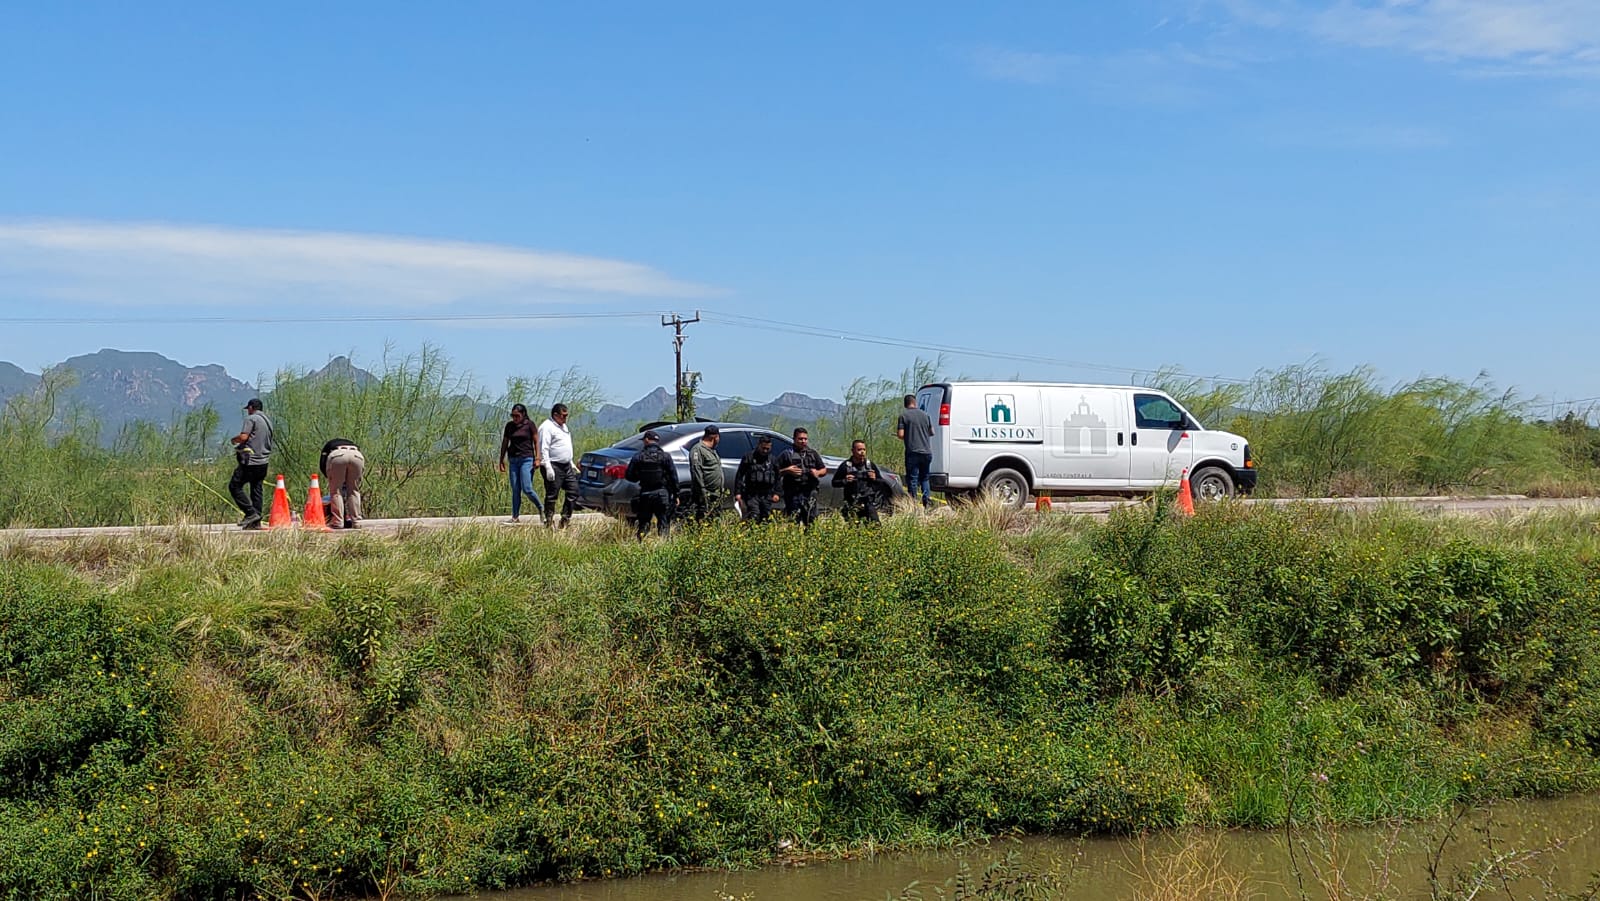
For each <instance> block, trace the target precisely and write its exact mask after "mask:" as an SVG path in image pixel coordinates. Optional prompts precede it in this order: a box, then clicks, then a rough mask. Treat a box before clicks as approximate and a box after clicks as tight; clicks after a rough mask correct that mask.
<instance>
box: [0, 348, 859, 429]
mask: <svg viewBox="0 0 1600 901" xmlns="http://www.w3.org/2000/svg"><path fill="white" fill-rule="evenodd" d="M51 369H52V371H56V370H68V371H70V372H71V373H72V378H71V380H70V384H69V385H68V387H66V388H65V389H64V390H63V391H62V396H61V398H60V402H61V403H60V409H63V410H65V409H69V408H76V409H78V410H81V411H82V412H83V413H85V414H86V415H88V416H90V417H92V418H93V419H95V420H96V421H98V422H99V423H100V437H101V440H102V441H104V442H107V443H109V442H110V441H111V440H113V439H114V438H116V436H117V433H118V432H119V431H121V429H122V428H123V427H124V426H125V425H127V424H128V423H130V422H136V421H141V420H142V421H147V422H154V423H156V424H158V425H162V426H165V425H169V424H171V423H173V422H176V421H178V420H179V419H181V418H182V417H183V415H184V414H185V413H188V412H190V411H192V410H197V409H199V408H201V407H204V406H207V405H210V406H211V407H212V408H213V409H215V410H216V411H217V412H218V413H221V414H222V416H223V418H224V420H226V419H227V418H228V417H229V415H230V414H232V413H235V412H237V411H238V410H240V409H241V408H242V407H243V406H244V403H245V401H247V400H249V399H250V398H251V397H254V396H256V393H257V389H256V388H254V387H252V386H251V385H250V383H249V382H245V381H241V380H239V379H236V378H234V377H233V376H231V375H229V374H228V372H227V370H226V369H224V368H223V367H221V366H218V365H215V364H211V365H206V366H185V365H183V364H182V363H179V362H178V361H176V360H172V359H169V358H167V357H164V356H162V355H161V354H158V353H150V352H144V351H124V350H112V349H106V350H100V351H97V352H95V353H92V354H83V355H81V356H76V357H72V358H71V359H69V360H66V361H64V362H62V363H60V364H59V365H58V366H55V367H52V368H51ZM334 374H338V375H346V374H348V375H349V376H350V377H352V378H354V379H356V380H357V381H358V382H360V381H363V380H365V379H370V378H375V376H374V375H373V374H372V373H370V372H367V371H366V370H364V369H361V368H359V367H357V366H355V365H354V364H353V363H351V361H350V359H349V358H348V357H335V358H334V359H333V360H330V361H329V362H328V364H327V365H326V366H324V367H323V368H322V369H319V370H317V371H316V372H314V373H311V374H310V376H309V377H310V378H318V377H327V376H329V375H334ZM41 381H42V376H41V375H40V374H38V373H31V372H27V371H26V370H23V369H22V368H21V367H19V366H17V365H15V364H13V363H7V362H4V361H0V407H3V406H4V405H5V404H6V403H7V402H8V401H9V400H10V399H11V398H12V397H15V396H17V395H19V394H27V393H28V392H31V391H34V390H36V389H37V388H38V387H39V386H40V383H41ZM673 405H674V402H673V397H672V393H671V392H670V391H668V390H667V389H666V388H656V389H655V390H654V391H651V392H650V393H649V394H646V395H645V396H644V397H641V398H639V399H638V400H636V401H634V402H633V403H631V404H628V405H626V406H622V405H619V404H603V405H602V406H601V407H600V409H598V410H596V411H594V412H593V413H591V414H590V415H589V416H587V417H584V419H582V420H580V421H577V422H575V423H574V424H575V425H576V426H578V427H580V428H582V427H588V428H597V429H603V430H606V431H615V430H627V429H634V428H637V427H638V426H640V425H642V424H643V423H646V422H652V421H657V420H661V419H666V418H669V417H670V416H671V413H672V410H673ZM695 407H696V411H695V412H696V413H697V414H698V415H699V416H700V417H701V418H704V419H719V418H721V417H723V416H725V415H727V414H728V413H729V412H730V411H731V412H733V413H734V414H736V415H737V416H738V418H740V419H742V420H745V421H749V422H753V423H756V424H758V425H773V424H790V423H812V422H816V421H817V420H819V419H827V418H833V417H837V416H838V415H840V413H841V412H842V411H843V409H844V408H843V406H842V405H840V404H838V403H836V402H834V401H831V400H827V399H825V398H815V397H809V396H807V395H804V394H797V393H793V392H789V393H785V394H781V395H779V396H778V397H776V398H774V399H773V400H772V401H770V402H768V403H764V404H749V403H747V402H744V401H739V400H734V399H728V398H719V397H709V396H705V395H702V396H700V397H698V398H696V402H695ZM502 412H503V411H501V410H500V409H499V407H498V406H494V407H491V406H488V405H485V408H484V413H485V416H486V417H488V418H496V417H498V416H500V415H501V413H502Z"/></svg>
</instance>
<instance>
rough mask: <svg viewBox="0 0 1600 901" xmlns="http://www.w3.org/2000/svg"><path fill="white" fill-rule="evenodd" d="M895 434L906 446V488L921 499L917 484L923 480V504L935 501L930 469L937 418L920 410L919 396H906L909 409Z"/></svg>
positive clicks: (914, 496)
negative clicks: (931, 486) (929, 479)
mask: <svg viewBox="0 0 1600 901" xmlns="http://www.w3.org/2000/svg"><path fill="white" fill-rule="evenodd" d="M894 434H895V437H897V438H899V439H900V440H901V441H903V442H904V443H905V446H906V490H907V491H909V492H911V499H912V500H916V498H917V483H918V482H921V483H922V506H924V507H927V506H930V505H932V503H933V490H932V489H931V488H930V487H929V486H928V469H929V467H931V466H932V465H933V421H932V420H930V419H928V414H927V413H924V412H922V411H921V410H919V409H917V396H916V395H915V394H907V395H906V408H905V409H904V410H901V411H900V419H899V421H898V422H896V423H895V425H894Z"/></svg>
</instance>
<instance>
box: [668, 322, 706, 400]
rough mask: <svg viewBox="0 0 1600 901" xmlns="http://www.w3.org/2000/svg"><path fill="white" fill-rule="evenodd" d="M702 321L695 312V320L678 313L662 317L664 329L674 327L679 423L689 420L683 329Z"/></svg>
mask: <svg viewBox="0 0 1600 901" xmlns="http://www.w3.org/2000/svg"><path fill="white" fill-rule="evenodd" d="M699 321H700V311H699V310H695V311H694V318H693V319H685V318H683V317H682V316H679V315H678V314H677V313H673V314H672V315H671V316H670V317H669V316H662V317H661V325H662V327H666V326H671V327H672V354H673V357H675V358H676V361H677V366H676V367H675V369H674V371H673V374H672V399H673V409H675V410H677V412H678V421H679V422H683V421H684V420H685V419H688V418H689V416H688V414H687V413H686V412H685V411H684V403H683V327H684V326H686V325H692V324H694V323H696V322H699Z"/></svg>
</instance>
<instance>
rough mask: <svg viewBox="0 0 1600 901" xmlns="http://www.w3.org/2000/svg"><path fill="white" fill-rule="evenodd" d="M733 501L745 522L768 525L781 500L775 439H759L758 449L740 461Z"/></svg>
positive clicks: (734, 484) (735, 479) (768, 437)
mask: <svg viewBox="0 0 1600 901" xmlns="http://www.w3.org/2000/svg"><path fill="white" fill-rule="evenodd" d="M733 500H734V502H735V503H737V504H738V505H739V509H740V511H741V513H742V515H743V516H744V521H745V522H766V521H767V517H768V516H769V515H770V514H771V513H772V505H773V504H775V503H777V502H778V501H779V497H778V461H777V460H776V459H774V458H773V456H772V436H771V435H758V436H756V448H755V450H753V451H751V452H750V453H748V454H745V455H744V459H743V460H740V461H739V471H738V473H737V474H735V475H734V477H733Z"/></svg>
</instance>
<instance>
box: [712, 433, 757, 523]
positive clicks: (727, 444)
mask: <svg viewBox="0 0 1600 901" xmlns="http://www.w3.org/2000/svg"><path fill="white" fill-rule="evenodd" d="M753 449H754V448H753V445H752V444H751V441H750V432H749V431H747V430H745V429H723V430H722V440H720V441H718V442H717V456H719V457H721V458H722V489H723V491H722V493H723V495H724V497H723V498H722V505H723V506H724V507H730V508H731V507H732V506H733V480H734V479H735V478H737V477H738V475H739V462H740V461H741V460H743V459H744V457H745V454H748V453H750V451H751V450H753Z"/></svg>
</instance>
